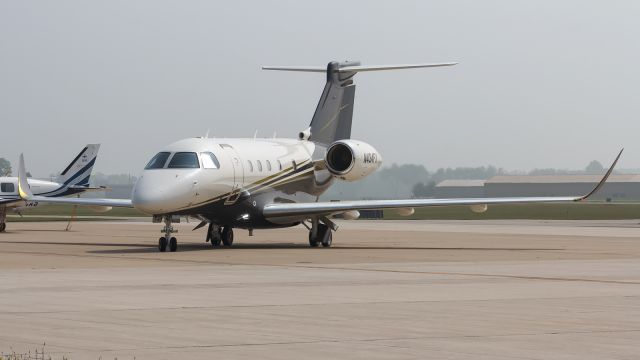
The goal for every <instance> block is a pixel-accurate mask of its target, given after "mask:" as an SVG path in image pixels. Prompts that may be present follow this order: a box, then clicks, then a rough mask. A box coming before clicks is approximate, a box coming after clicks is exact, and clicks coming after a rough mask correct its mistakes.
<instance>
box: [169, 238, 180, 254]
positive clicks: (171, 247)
mask: <svg viewBox="0 0 640 360" xmlns="http://www.w3.org/2000/svg"><path fill="white" fill-rule="evenodd" d="M176 250H178V239H176V238H174V237H172V238H171V240H169V251H171V252H176Z"/></svg>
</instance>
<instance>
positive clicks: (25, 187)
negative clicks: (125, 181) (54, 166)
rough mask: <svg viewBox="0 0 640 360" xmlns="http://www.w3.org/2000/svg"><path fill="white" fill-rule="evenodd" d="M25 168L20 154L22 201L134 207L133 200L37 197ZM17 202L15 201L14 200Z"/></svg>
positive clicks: (19, 172)
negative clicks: (26, 175) (28, 180)
mask: <svg viewBox="0 0 640 360" xmlns="http://www.w3.org/2000/svg"><path fill="white" fill-rule="evenodd" d="M25 174H26V171H25V166H24V156H23V155H22V154H20V165H19V167H18V194H19V195H20V198H21V199H22V200H27V201H37V202H42V203H49V204H69V205H83V206H111V207H129V208H130V207H133V204H132V203H131V199H92V198H61V197H48V196H35V195H33V193H32V192H31V188H30V187H29V183H28V182H27V178H26V177H25ZM14 201H15V200H14Z"/></svg>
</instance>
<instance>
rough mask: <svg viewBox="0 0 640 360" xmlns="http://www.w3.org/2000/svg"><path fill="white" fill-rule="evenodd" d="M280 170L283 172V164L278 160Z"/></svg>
mask: <svg viewBox="0 0 640 360" xmlns="http://www.w3.org/2000/svg"><path fill="white" fill-rule="evenodd" d="M278 169H279V170H280V171H282V163H281V162H280V160H278Z"/></svg>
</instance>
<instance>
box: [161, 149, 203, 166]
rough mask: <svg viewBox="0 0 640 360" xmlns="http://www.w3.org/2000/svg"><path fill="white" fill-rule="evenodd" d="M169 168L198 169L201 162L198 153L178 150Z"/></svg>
mask: <svg viewBox="0 0 640 360" xmlns="http://www.w3.org/2000/svg"><path fill="white" fill-rule="evenodd" d="M167 168H169V169H198V168H200V162H199V161H198V155H197V154H196V153H194V152H177V153H175V154H173V157H172V158H171V161H169V165H168V166H167Z"/></svg>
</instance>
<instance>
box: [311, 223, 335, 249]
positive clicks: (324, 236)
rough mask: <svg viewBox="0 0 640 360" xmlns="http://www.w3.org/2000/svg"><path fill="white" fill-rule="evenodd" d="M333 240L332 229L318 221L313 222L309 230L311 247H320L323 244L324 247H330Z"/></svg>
mask: <svg viewBox="0 0 640 360" xmlns="http://www.w3.org/2000/svg"><path fill="white" fill-rule="evenodd" d="M332 240H333V231H332V229H331V228H330V227H329V226H327V225H325V224H323V223H321V222H319V221H318V220H313V221H312V224H311V229H310V230H309V246H311V247H318V245H320V244H322V247H330V246H331V242H332Z"/></svg>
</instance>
